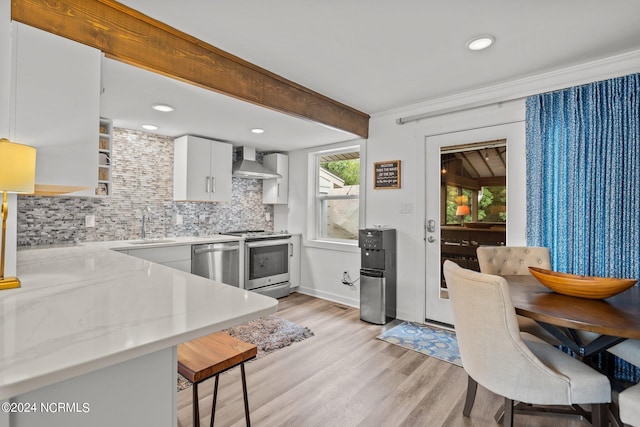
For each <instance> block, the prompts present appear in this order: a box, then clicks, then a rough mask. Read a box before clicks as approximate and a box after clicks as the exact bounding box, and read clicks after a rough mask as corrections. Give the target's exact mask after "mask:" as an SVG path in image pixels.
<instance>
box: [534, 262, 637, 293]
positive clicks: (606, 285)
mask: <svg viewBox="0 0 640 427" xmlns="http://www.w3.org/2000/svg"><path fill="white" fill-rule="evenodd" d="M529 271H530V272H531V274H533V276H534V277H535V278H536V279H538V280H539V281H540V283H542V284H543V285H545V286H546V287H547V288H549V289H551V290H552V291H554V292H557V293H559V294H563V295H570V296H572V297H580V298H589V299H604V298H609V297H612V296H614V295H617V294H619V293H620V292H624V291H626V290H627V289H629V288H630V287H632V286H633V285H635V284H636V282H637V280H635V279H618V278H615V277H592V276H581V275H578V274H568V273H559V272H557V271H551V270H545V269H544V268H538V267H529Z"/></svg>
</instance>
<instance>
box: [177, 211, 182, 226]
mask: <svg viewBox="0 0 640 427" xmlns="http://www.w3.org/2000/svg"><path fill="white" fill-rule="evenodd" d="M183 223H184V220H183V218H182V215H180V214H176V225H182V224H183Z"/></svg>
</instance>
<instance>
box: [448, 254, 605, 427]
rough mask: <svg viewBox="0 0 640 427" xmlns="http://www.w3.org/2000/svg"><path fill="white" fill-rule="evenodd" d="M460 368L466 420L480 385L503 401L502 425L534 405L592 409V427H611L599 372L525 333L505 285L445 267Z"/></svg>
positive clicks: (498, 279)
mask: <svg viewBox="0 0 640 427" xmlns="http://www.w3.org/2000/svg"><path fill="white" fill-rule="evenodd" d="M444 276H445V280H446V282H447V288H448V289H449V297H450V299H451V307H452V310H453V320H454V324H455V330H456V336H457V340H458V346H459V349H460V357H461V359H462V365H463V367H464V370H465V371H466V372H467V374H468V376H469V379H468V385H467V396H466V401H465V406H464V410H463V415H465V416H470V414H471V410H472V408H473V403H474V400H475V394H476V390H477V386H478V384H480V385H482V386H483V387H484V388H486V389H488V390H489V391H491V392H493V393H496V394H498V395H500V396H503V397H504V399H505V415H504V425H505V426H506V427H511V426H512V425H513V414H514V404H513V403H514V401H518V402H522V403H525V404H531V405H569V406H573V407H574V408H575V406H574V405H582V404H590V405H591V411H592V412H591V414H592V425H593V426H606V425H607V424H608V411H607V406H608V405H607V404H608V403H609V402H610V401H611V386H610V384H609V380H608V379H607V377H606V376H604V375H602V374H600V373H599V372H596V371H595V370H593V369H592V368H590V367H588V366H587V365H585V364H583V363H582V362H580V361H579V360H576V359H574V358H572V357H570V356H569V355H567V354H565V353H563V352H561V351H560V350H558V349H556V348H554V347H553V346H551V345H550V344H547V343H545V342H544V341H542V340H540V339H538V338H537V337H535V336H533V335H531V334H527V333H521V332H520V329H519V328H518V321H517V319H516V313H515V309H514V307H513V303H512V302H511V293H510V291H509V285H508V284H507V281H506V280H505V279H504V278H502V277H499V276H494V275H488V274H483V273H478V272H476V271H471V270H466V269H463V268H461V267H459V266H458V265H457V264H455V263H454V262H452V261H445V263H444Z"/></svg>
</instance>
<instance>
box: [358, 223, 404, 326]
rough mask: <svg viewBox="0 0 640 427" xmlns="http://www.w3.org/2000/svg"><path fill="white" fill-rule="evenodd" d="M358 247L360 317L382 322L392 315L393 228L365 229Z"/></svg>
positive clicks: (393, 287)
mask: <svg viewBox="0 0 640 427" xmlns="http://www.w3.org/2000/svg"><path fill="white" fill-rule="evenodd" d="M358 237H359V238H358V246H359V247H360V319H362V320H364V321H365V322H369V323H375V324H377V325H384V324H385V323H387V322H388V321H390V320H393V319H395V318H396V230H395V229H393V228H365V229H363V230H360V232H359V236H358Z"/></svg>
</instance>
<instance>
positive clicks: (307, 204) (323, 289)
mask: <svg viewBox="0 0 640 427" xmlns="http://www.w3.org/2000/svg"><path fill="white" fill-rule="evenodd" d="M357 144H361V156H365V153H364V151H365V146H366V143H364V142H362V141H355V142H354V141H349V142H346V143H341V144H332V145H330V146H326V147H322V149H333V148H340V147H349V146H353V145H357ZM319 150H320V147H315V148H313V149H308V150H297V151H293V152H290V153H289V204H288V206H276V207H275V209H274V229H276V230H280V229H287V230H289V231H290V232H292V233H301V234H302V247H301V250H300V255H301V269H302V271H301V277H300V283H301V284H300V287H299V288H298V292H301V293H305V294H308V295H313V296H317V297H320V298H324V299H328V300H331V301H336V302H340V303H342V304H346V305H351V306H354V307H358V306H359V305H360V303H359V301H360V288H359V287H358V283H356V284H355V285H354V286H346V285H343V284H342V283H341V280H342V272H343V271H345V270H347V271H348V272H349V275H350V276H351V279H352V280H354V279H356V278H357V277H358V275H359V270H360V250H359V249H358V247H357V246H347V245H322V244H318V243H315V242H313V241H310V240H309V230H308V227H309V215H310V213H311V211H312V209H313V204H312V203H311V200H310V198H309V195H310V194H311V195H313V192H312V191H313V190H312V188H313V183H311V184H310V167H309V154H310V153H312V152H316V151H319ZM361 206H362V203H361Z"/></svg>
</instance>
